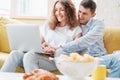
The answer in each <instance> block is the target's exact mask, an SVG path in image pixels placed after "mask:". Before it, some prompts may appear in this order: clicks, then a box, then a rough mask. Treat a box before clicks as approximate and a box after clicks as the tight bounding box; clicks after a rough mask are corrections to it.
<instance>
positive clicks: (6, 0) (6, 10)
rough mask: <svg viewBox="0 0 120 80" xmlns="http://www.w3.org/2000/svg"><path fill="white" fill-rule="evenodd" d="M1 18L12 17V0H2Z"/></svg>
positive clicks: (0, 2) (0, 3)
mask: <svg viewBox="0 0 120 80" xmlns="http://www.w3.org/2000/svg"><path fill="white" fill-rule="evenodd" d="M0 16H5V17H9V16H10V0H0Z"/></svg>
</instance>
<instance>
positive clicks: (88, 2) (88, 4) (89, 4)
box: [80, 0, 96, 13]
mask: <svg viewBox="0 0 120 80" xmlns="http://www.w3.org/2000/svg"><path fill="white" fill-rule="evenodd" d="M80 5H81V6H83V7H84V8H90V10H91V12H92V13H94V12H95V10H96V3H95V2H94V1H93V0H82V1H81V3H80Z"/></svg>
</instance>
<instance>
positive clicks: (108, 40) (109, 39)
mask: <svg viewBox="0 0 120 80" xmlns="http://www.w3.org/2000/svg"><path fill="white" fill-rule="evenodd" d="M104 44H105V48H106V49H107V51H108V53H112V52H113V51H115V50H120V27H105V35H104Z"/></svg>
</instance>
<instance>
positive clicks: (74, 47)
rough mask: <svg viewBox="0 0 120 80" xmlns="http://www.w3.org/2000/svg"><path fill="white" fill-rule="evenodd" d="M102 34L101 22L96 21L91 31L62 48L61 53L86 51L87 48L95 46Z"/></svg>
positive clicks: (102, 26) (102, 25)
mask: <svg viewBox="0 0 120 80" xmlns="http://www.w3.org/2000/svg"><path fill="white" fill-rule="evenodd" d="M91 27H92V26H91ZM103 34H104V24H103V23H102V22H101V21H97V22H96V23H94V25H93V29H91V30H90V31H89V32H88V33H87V34H86V35H84V36H82V37H80V38H79V39H77V40H74V41H72V42H69V43H67V44H66V45H65V46H63V51H65V52H67V53H69V52H75V51H81V50H83V49H86V48H87V47H89V46H91V45H93V44H95V43H96V42H97V40H100V39H102V38H103Z"/></svg>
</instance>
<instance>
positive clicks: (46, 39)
mask: <svg viewBox="0 0 120 80" xmlns="http://www.w3.org/2000/svg"><path fill="white" fill-rule="evenodd" d="M77 25H78V24H77V18H76V9H75V6H74V4H73V3H72V2H71V0H57V1H56V2H55V4H54V7H53V11H52V16H51V17H50V19H49V21H48V23H47V24H45V25H44V26H43V27H42V29H41V36H42V37H41V44H42V49H43V51H44V52H46V53H49V54H51V55H54V53H55V51H56V50H57V49H58V48H59V47H61V46H63V45H65V44H66V43H67V42H70V41H72V40H75V39H77V38H79V37H80V35H81V29H80V27H78V26H77ZM48 57H49V56H48V55H42V54H40V53H34V52H33V51H29V52H27V53H25V54H24V53H22V52H19V51H13V52H11V54H10V56H9V58H8V59H7V61H6V62H5V64H4V65H3V67H2V68H1V71H4V72H5V71H6V72H8V71H9V72H13V71H15V70H16V67H18V66H19V65H20V64H21V63H22V62H23V67H24V69H25V72H30V71H32V70H34V69H39V68H40V69H45V70H49V71H54V70H57V68H56V66H55V63H54V61H51V60H49V59H48ZM11 64H12V65H11Z"/></svg>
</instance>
